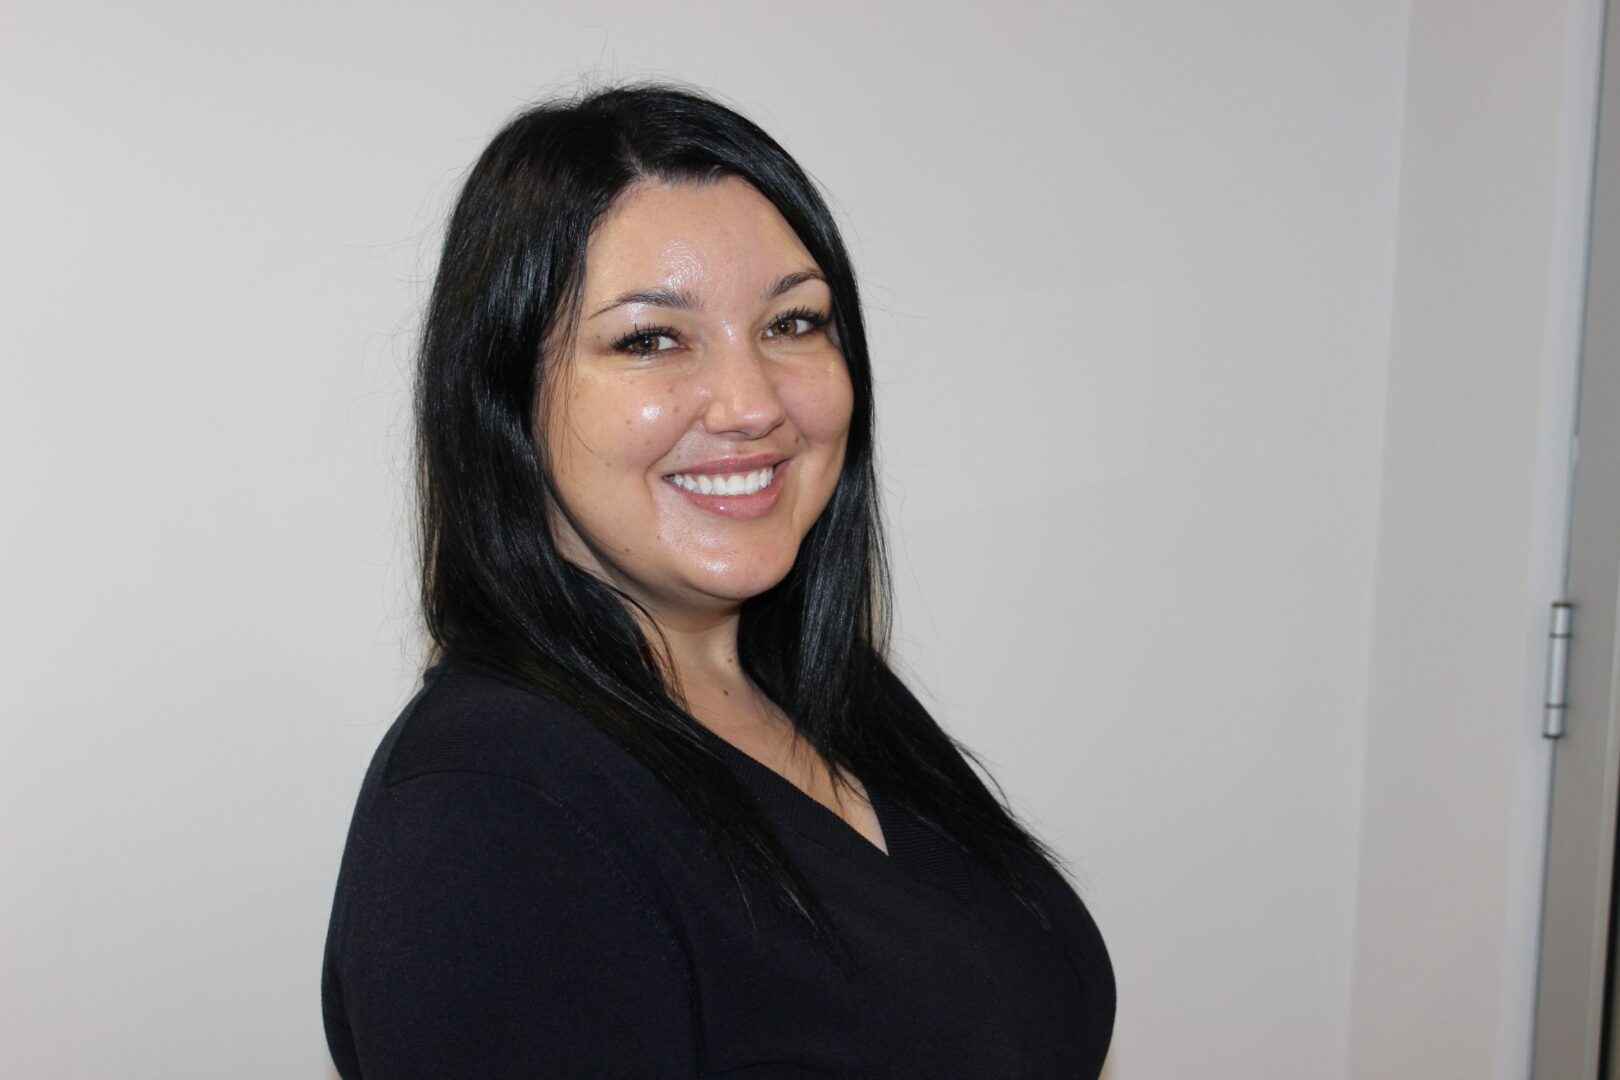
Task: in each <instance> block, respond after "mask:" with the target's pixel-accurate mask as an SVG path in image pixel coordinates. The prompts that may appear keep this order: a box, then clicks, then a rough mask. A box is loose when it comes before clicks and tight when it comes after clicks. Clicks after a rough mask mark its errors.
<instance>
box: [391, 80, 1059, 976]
mask: <svg viewBox="0 0 1620 1080" xmlns="http://www.w3.org/2000/svg"><path fill="white" fill-rule="evenodd" d="M726 176H735V177H740V178H742V179H743V180H745V181H747V182H748V183H749V184H751V185H753V186H754V187H755V188H756V189H757V190H758V191H759V192H760V193H761V194H762V195H764V196H765V198H767V199H769V200H770V201H771V202H772V203H773V204H774V205H775V207H776V209H777V210H778V211H779V212H780V213H781V215H782V217H783V218H785V219H786V221H787V223H788V224H789V225H790V226H791V227H792V229H793V231H794V232H795V233H797V234H798V237H799V240H800V242H801V243H803V244H804V246H805V248H806V249H807V250H808V251H809V253H810V255H811V257H812V258H813V259H814V260H815V262H816V265H817V267H818V268H819V269H820V270H821V272H822V274H823V275H824V276H825V278H826V281H827V285H828V288H829V289H830V290H831V293H832V318H833V324H834V329H835V332H836V340H837V342H838V343H839V346H840V348H841V350H842V353H843V356H844V359H845V361H846V363H847V365H848V369H849V378H850V382H851V383H852V384H853V386H854V414H853V417H852V419H851V423H850V428H849V435H848V445H847V448H846V451H845V457H844V464H843V471H842V474H841V475H840V477H839V480H838V484H837V487H836V489H835V490H834V492H833V494H832V497H831V500H830V501H829V503H828V505H827V507H826V509H825V510H824V511H823V513H822V514H821V516H820V518H819V519H818V520H817V521H816V523H815V525H814V526H813V527H812V528H811V529H810V531H809V533H808V535H807V536H806V537H805V539H804V542H803V543H802V544H801V546H800V549H799V553H798V557H797V559H796V561H795V562H794V564H793V568H792V570H791V571H790V572H789V573H788V575H787V577H786V578H785V579H784V580H783V581H781V582H780V583H779V584H777V585H776V586H775V587H774V588H772V589H770V590H769V591H767V592H765V593H763V594H761V595H759V596H756V597H753V598H751V599H749V600H747V601H746V602H744V604H743V606H742V612H741V619H740V628H739V634H738V648H739V652H740V659H741V663H742V668H743V670H744V672H746V674H747V675H748V677H749V678H750V679H752V680H753V682H754V683H755V684H756V685H757V686H758V687H759V688H760V689H761V690H762V691H763V692H764V693H765V694H766V695H767V696H769V697H770V699H771V700H772V701H774V702H775V703H776V704H777V705H778V706H779V707H780V708H781V709H782V711H783V712H784V713H785V714H786V715H787V716H788V717H790V718H791V719H792V721H793V723H794V725H795V726H796V727H797V730H798V732H799V733H800V735H801V736H802V738H803V739H804V740H805V741H806V742H808V743H809V744H811V745H812V746H814V747H815V748H816V750H818V751H819V752H820V753H821V755H822V756H823V758H824V759H825V760H826V761H827V763H828V765H829V766H830V767H831V768H832V769H833V771H834V775H835V777H842V776H844V775H845V774H846V772H853V773H854V775H856V776H857V777H861V778H863V779H864V780H866V781H867V782H868V783H870V784H871V785H872V786H873V787H876V788H879V789H880V790H882V791H883V792H884V793H885V794H886V795H888V796H889V797H891V798H892V799H894V800H895V801H896V802H898V803H900V804H902V805H904V806H906V807H907V808H909V809H910V810H911V811H912V812H914V813H915V814H917V815H918V816H920V817H922V818H923V819H925V820H926V821H928V822H931V823H933V824H934V825H936V826H937V827H938V828H939V829H940V830H942V831H943V832H944V833H945V834H946V836H947V837H949V838H951V839H953V840H954V841H955V842H957V843H958V844H959V845H961V846H962V847H963V848H964V849H965V850H966V851H967V852H969V853H970V854H971V855H973V856H975V857H977V858H978V859H979V860H980V861H981V862H982V863H983V864H984V865H985V866H987V867H988V868H989V869H990V870H991V871H992V872H993V873H995V874H996V875H997V876H998V877H1000V878H1001V879H1002V880H1003V881H1005V882H1006V883H1007V884H1008V885H1009V886H1010V887H1011V888H1012V890H1013V891H1014V893H1015V894H1016V895H1017V896H1018V897H1019V898H1020V899H1021V900H1022V901H1023V903H1024V904H1025V905H1026V906H1027V907H1029V908H1030V910H1031V911H1033V912H1034V913H1035V914H1036V916H1037V917H1038V918H1039V919H1040V921H1041V923H1042V924H1043V925H1044V926H1046V927H1047V928H1048V929H1051V927H1052V924H1051V921H1050V915H1049V913H1048V912H1047V911H1046V910H1045V907H1044V906H1043V905H1042V903H1041V902H1040V900H1039V898H1038V896H1037V893H1036V890H1035V889H1034V887H1033V885H1032V882H1031V880H1030V879H1029V877H1028V876H1027V873H1026V870H1027V866H1025V867H1021V866H1020V865H1019V860H1018V859H1016V858H1014V856H1018V855H1022V856H1024V857H1025V859H1024V861H1025V862H1026V863H1027V861H1028V859H1030V858H1032V859H1034V860H1035V862H1036V863H1037V864H1044V865H1045V866H1047V867H1054V866H1056V865H1058V860H1057V859H1056V858H1055V857H1054V855H1053V853H1052V852H1051V850H1050V849H1049V848H1047V847H1046V846H1045V845H1044V844H1043V843H1042V842H1041V841H1040V840H1038V839H1037V838H1036V837H1034V836H1033V835H1032V834H1031V833H1030V832H1029V831H1028V830H1027V829H1026V828H1024V827H1023V826H1022V825H1020V824H1019V823H1018V821H1017V820H1015V818H1014V817H1013V815H1012V813H1011V812H1010V810H1009V809H1008V807H1007V806H1006V805H1005V801H1004V798H1003V799H1001V800H998V799H997V798H996V797H995V796H993V795H992V794H991V793H990V791H989V789H988V788H987V787H986V786H985V784H984V782H983V781H982V780H981V779H980V778H979V776H978V775H977V774H976V773H975V772H974V770H973V769H972V768H971V767H970V766H969V765H968V764H967V763H966V761H965V760H964V757H963V754H964V753H965V752H966V751H965V748H963V747H961V746H960V745H959V744H958V743H956V741H955V740H954V739H952V738H951V737H950V736H949V735H948V734H946V733H945V732H944V731H943V730H942V729H941V728H940V727H939V725H938V724H936V723H935V722H934V721H933V719H932V718H931V717H929V715H928V713H927V711H926V710H925V709H924V708H923V707H922V706H921V705H920V704H919V703H918V702H917V700H916V698H915V697H913V696H912V695H911V694H910V692H909V691H908V690H907V689H906V688H905V686H904V685H903V684H902V683H901V682H900V680H899V679H898V678H896V677H895V675H894V673H893V671H892V670H891V669H890V668H889V666H888V664H887V663H886V662H885V659H884V657H885V656H886V655H887V652H888V638H889V612H890V593H889V579H888V561H887V556H886V552H885V545H884V537H883V532H882V527H881V521H880V516H879V511H878V487H877V476H876V469H875V464H874V455H873V417H872V377H871V366H870V362H869V359H868V356H867V350H866V332H865V328H864V326H863V324H862V319H861V307H860V298H859V296H858V294H857V290H856V284H855V275H854V271H853V269H852V268H851V265H850V260H849V256H848V254H847V253H846V251H845V249H844V244H843V241H842V240H841V239H840V237H839V234H838V230H837V227H836V225H835V224H834V221H833V218H832V215H831V214H830V213H829V212H828V209H827V206H826V204H825V203H824V202H823V200H822V198H821V196H820V195H819V194H818V192H817V190H816V187H815V185H814V184H813V183H812V182H811V181H810V179H809V178H808V177H807V176H806V175H805V173H804V171H803V170H802V169H800V168H799V166H798V164H797V163H795V162H794V160H793V159H792V158H791V157H789V156H788V154H787V152H786V151H784V150H783V149H782V148H781V147H780V146H778V145H777V143H776V142H775V141H774V140H772V139H771V137H770V136H769V135H767V134H766V133H765V132H764V131H762V130H760V128H759V127H757V126H756V125H755V124H753V123H752V122H750V121H749V120H747V119H746V118H744V117H742V116H740V115H738V114H737V113H736V112H734V111H732V110H730V109H728V108H726V107H724V106H723V105H720V104H718V103H717V102H715V101H713V100H711V99H709V98H707V97H705V96H702V95H700V94H698V93H694V92H692V91H689V90H685V89H681V88H677V87H672V86H668V85H662V84H648V83H642V84H634V85H624V86H617V87H610V88H607V89H601V90H595V91H592V92H589V93H586V94H584V95H582V96H580V97H578V98H576V99H573V100H559V101H552V102H548V103H545V104H541V105H538V106H535V107H532V108H529V109H527V110H525V111H524V112H522V113H520V114H519V115H518V116H517V117H515V118H514V119H513V120H511V121H510V122H509V123H508V124H507V125H506V126H505V127H504V128H503V129H502V130H501V131H500V132H499V133H498V134H497V135H496V136H495V137H494V139H493V140H492V141H491V143H490V144H489V146H488V148H487V149H485V151H484V152H483V154H482V156H481V157H480V158H479V159H478V162H477V164H476V165H474V166H473V169H472V171H471V173H470V175H469V176H468V178H467V180H466V183H465V185H464V187H463V188H462V191H461V194H460V197H459V199H458V201H457V203H456V206H455V210H454V212H453V214H452V216H451V219H450V223H449V229H448V232H447V234H446V236H445V240H444V250H443V255H442V257H441V260H440V263H439V268H438V274H437V277H436V279H435V282H434V287H433V293H432V298H431V300H430V303H429V308H428V314H427V319H426V324H425V328H424V333H423V340H422V347H421V353H420V361H419V368H418V372H417V384H416V403H415V404H416V418H417V431H416V437H417V445H416V453H417V460H416V465H417V477H418V484H419V491H418V495H419V503H418V508H419V513H420V520H419V526H420V533H419V535H420V542H421V588H422V607H423V612H424V618H425V621H426V624H427V630H428V634H429V636H430V637H431V638H432V640H433V642H434V649H433V657H432V658H433V659H437V658H438V657H439V656H440V655H450V656H452V657H455V658H457V659H460V660H463V661H466V662H470V663H473V664H476V665H481V666H484V667H487V668H490V669H493V670H496V671H498V672H503V673H505V674H506V675H508V676H509V677H514V678H516V679H519V680H521V681H522V682H523V683H524V684H526V685H529V686H531V687H533V688H536V689H537V690H539V691H542V692H544V693H547V694H549V695H551V696H553V697H555V698H558V699H560V700H562V701H563V702H565V703H566V704H568V705H570V706H572V707H573V708H575V709H576V710H578V711H579V712H581V713H583V714H584V715H585V716H586V717H587V718H588V719H590V720H591V721H592V722H594V723H595V724H596V725H597V726H598V727H600V728H601V730H602V731H603V732H605V733H606V734H607V735H608V736H609V737H611V738H612V739H614V740H615V741H616V742H617V743H618V744H619V745H621V746H622V747H624V749H625V750H627V751H628V752H629V753H630V754H632V755H633V756H634V757H635V758H637V759H638V760H639V761H641V762H642V763H643V764H645V765H646V766H647V767H648V768H649V769H651V770H652V771H653V773H654V774H655V775H657V776H658V777H659V778H660V779H661V780H662V781H663V782H664V783H665V784H666V785H667V786H668V787H669V788H670V789H671V790H672V791H673V792H674V794H675V795H676V796H677V797H678V798H679V799H680V800H681V802H682V803H683V804H684V805H685V806H686V808H687V809H688V810H689V811H690V812H691V814H692V815H693V817H694V818H695V819H696V820H697V821H698V822H699V823H700V824H701V825H702V827H703V828H704V830H705V833H706V834H707V835H708V836H709V837H710V838H711V840H712V841H713V842H714V843H715V845H716V846H717V848H718V850H719V851H720V852H721V854H722V855H723V857H724V859H725V862H726V865H727V866H728V868H729V870H730V872H731V874H732V875H733V877H734V878H735V880H736V882H737V884H738V886H739V887H740V888H742V890H743V899H744V901H745V902H746V901H747V897H748V885H747V884H746V881H747V880H753V881H755V882H756V883H759V884H762V885H763V886H764V888H765V890H766V892H767V893H768V894H769V895H770V896H771V897H772V898H773V899H774V900H776V901H778V902H780V903H782V904H783V905H784V906H785V907H786V909H788V910H789V911H791V912H794V913H796V914H798V915H800V916H802V917H803V918H804V919H806V920H807V921H808V922H809V924H810V926H811V928H812V929H813V931H814V932H815V933H816V935H817V936H818V938H820V939H821V940H822V941H823V942H825V943H826V944H828V945H830V946H832V947H833V949H834V951H835V952H839V951H840V949H841V946H840V941H839V938H838V935H837V934H836V932H835V931H834V929H833V927H832V925H831V921H830V920H829V919H828V918H827V913H826V911H825V910H824V909H823V908H822V906H821V904H820V903H819V902H818V900H817V899H816V897H815V895H814V892H813V891H812V890H811V888H810V886H809V884H808V883H807V882H806V880H805V879H804V877H803V876H802V874H801V873H800V871H799V869H798V867H797V866H795V865H794V863H793V860H792V859H791V858H790V857H789V855H788V854H787V852H786V851H785V850H784V848H783V847H782V846H781V844H780V843H779V841H778V839H777V837H776V836H775V834H774V833H773V831H772V829H771V826H770V824H769V822H768V820H767V819H766V818H765V817H764V816H763V814H762V813H761V812H760V809H759V807H758V805H757V803H756V802H755V801H754V799H753V798H752V796H751V794H750V793H749V791H748V790H747V788H746V787H744V786H743V785H742V784H741V782H740V781H739V780H738V779H737V778H736V776H735V775H734V774H733V773H732V772H731V771H730V769H729V766H728V765H727V764H726V763H725V761H724V760H723V758H722V757H721V756H720V755H719V754H717V753H716V751H715V748H714V747H713V746H711V745H709V742H708V740H709V738H711V737H712V736H710V735H708V734H706V732H705V731H704V729H703V728H702V725H701V724H700V723H699V722H698V721H697V720H695V719H694V718H693V717H692V715H691V714H690V713H689V712H688V711H687V710H686V709H685V708H684V707H683V706H682V705H681V704H680V703H679V702H678V701H677V700H676V697H675V695H674V694H672V693H671V691H670V688H669V687H668V686H667V685H666V680H665V678H664V676H663V675H662V674H661V671H662V668H661V661H660V659H659V656H658V654H655V652H654V651H653V649H652V647H651V645H650V643H649V642H648V640H647V638H646V636H645V635H644V634H643V632H642V630H641V629H640V628H639V626H638V623H637V621H636V619H635V618H634V617H633V615H632V612H631V606H632V605H634V604H635V601H633V600H632V599H631V598H630V597H628V596H626V595H625V594H623V593H622V592H620V591H619V590H618V589H616V588H614V587H613V586H612V585H610V584H608V583H606V582H604V581H602V580H601V579H599V578H597V577H595V576H594V575H592V574H591V573H589V572H587V571H585V570H583V569H581V568H580V567H578V566H576V565H574V564H573V563H571V562H569V561H568V560H567V559H565V558H564V557H563V556H562V555H561V554H560V553H559V552H558V549H557V547H556V545H555V542H554V539H553V537H552V535H551V533H550V530H549V529H548V528H547V527H546V524H545V523H546V522H548V521H549V520H551V519H550V518H549V516H548V511H550V510H556V509H558V508H559V507H560V500H558V498H557V495H556V491H555V489H554V487H553V483H552V478H551V472H550V469H549V467H548V462H547V460H546V453H545V440H544V439H543V438H537V437H536V435H537V432H536V429H535V426H534V425H535V423H536V421H535V417H536V403H537V401H542V400H543V396H542V395H544V394H545V393H546V391H547V385H546V378H545V376H546V372H545V370H544V369H545V365H544V364H543V363H542V362H541V357H542V355H543V350H545V349H546V348H547V347H548V346H549V344H550V343H552V342H553V341H555V340H557V339H558V338H559V337H561V336H564V335H568V334H570V333H571V328H572V326H573V325H574V322H575V320H576V319H577V316H578V308H579V304H580V294H581V289H582V284H583V281H584V273H585V254H586V246H587V242H588V240H589V238H590V235H591V231H592V228H593V227H594V226H595V224H596V223H597V222H598V220H599V219H600V218H601V217H602V215H603V214H604V213H605V212H606V211H607V210H608V209H609V208H610V207H611V206H612V205H613V204H614V201H615V200H616V199H618V198H619V197H620V196H621V195H622V194H623V193H624V192H625V191H626V190H627V189H628V188H629V187H630V186H631V185H632V184H634V183H636V182H638V181H642V180H661V181H668V182H694V183H703V182H706V181H709V180H713V179H716V178H720V177H726ZM648 621H649V623H650V620H648ZM975 760H977V759H975ZM986 775H988V772H987V773H986ZM749 910H750V912H751V911H752V909H751V908H750V909H749Z"/></svg>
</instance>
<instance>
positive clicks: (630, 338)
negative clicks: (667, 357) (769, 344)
mask: <svg viewBox="0 0 1620 1080" xmlns="http://www.w3.org/2000/svg"><path fill="white" fill-rule="evenodd" d="M791 319H803V320H804V321H805V322H806V323H808V324H809V327H810V328H809V329H808V330H805V331H804V332H803V333H799V334H790V335H788V337H790V338H804V337H809V336H810V335H811V334H816V333H820V332H821V331H822V330H824V329H826V327H827V323H828V322H829V321H830V320H829V318H828V317H827V316H826V315H825V314H823V313H822V312H819V311H811V310H810V309H809V308H794V309H792V310H791V311H784V312H782V313H781V314H780V315H778V316H776V318H774V319H772V320H771V321H770V323H769V325H770V326H775V325H776V324H777V323H780V322H787V321H789V320H791ZM650 337H652V338H658V337H668V338H674V339H676V340H680V334H678V333H677V332H676V331H675V328H674V327H672V326H639V325H638V326H637V327H636V328H635V329H633V330H631V331H630V332H629V333H628V334H626V335H624V337H622V338H620V339H619V340H618V341H615V342H614V343H613V350H614V351H615V352H623V353H629V354H630V355H632V356H639V357H642V358H645V357H649V356H652V355H654V354H656V353H660V352H667V351H669V350H667V349H638V348H636V343H637V342H639V341H641V340H643V339H644V338H650Z"/></svg>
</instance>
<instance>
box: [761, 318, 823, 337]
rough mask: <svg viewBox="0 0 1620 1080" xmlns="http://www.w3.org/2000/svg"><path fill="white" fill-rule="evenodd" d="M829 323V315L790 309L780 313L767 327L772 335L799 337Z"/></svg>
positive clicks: (768, 332)
mask: <svg viewBox="0 0 1620 1080" xmlns="http://www.w3.org/2000/svg"><path fill="white" fill-rule="evenodd" d="M826 325H827V317H826V316H825V315H818V314H816V313H815V312H813V311H790V312H788V313H787V314H785V315H778V316H777V317H776V318H775V319H774V320H772V322H771V324H770V325H769V326H768V327H766V328H765V330H766V333H767V334H768V335H769V336H770V337H783V338H799V337H806V336H808V335H810V334H813V333H815V332H816V331H818V330H820V329H821V328H822V327H824V326H826Z"/></svg>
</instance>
